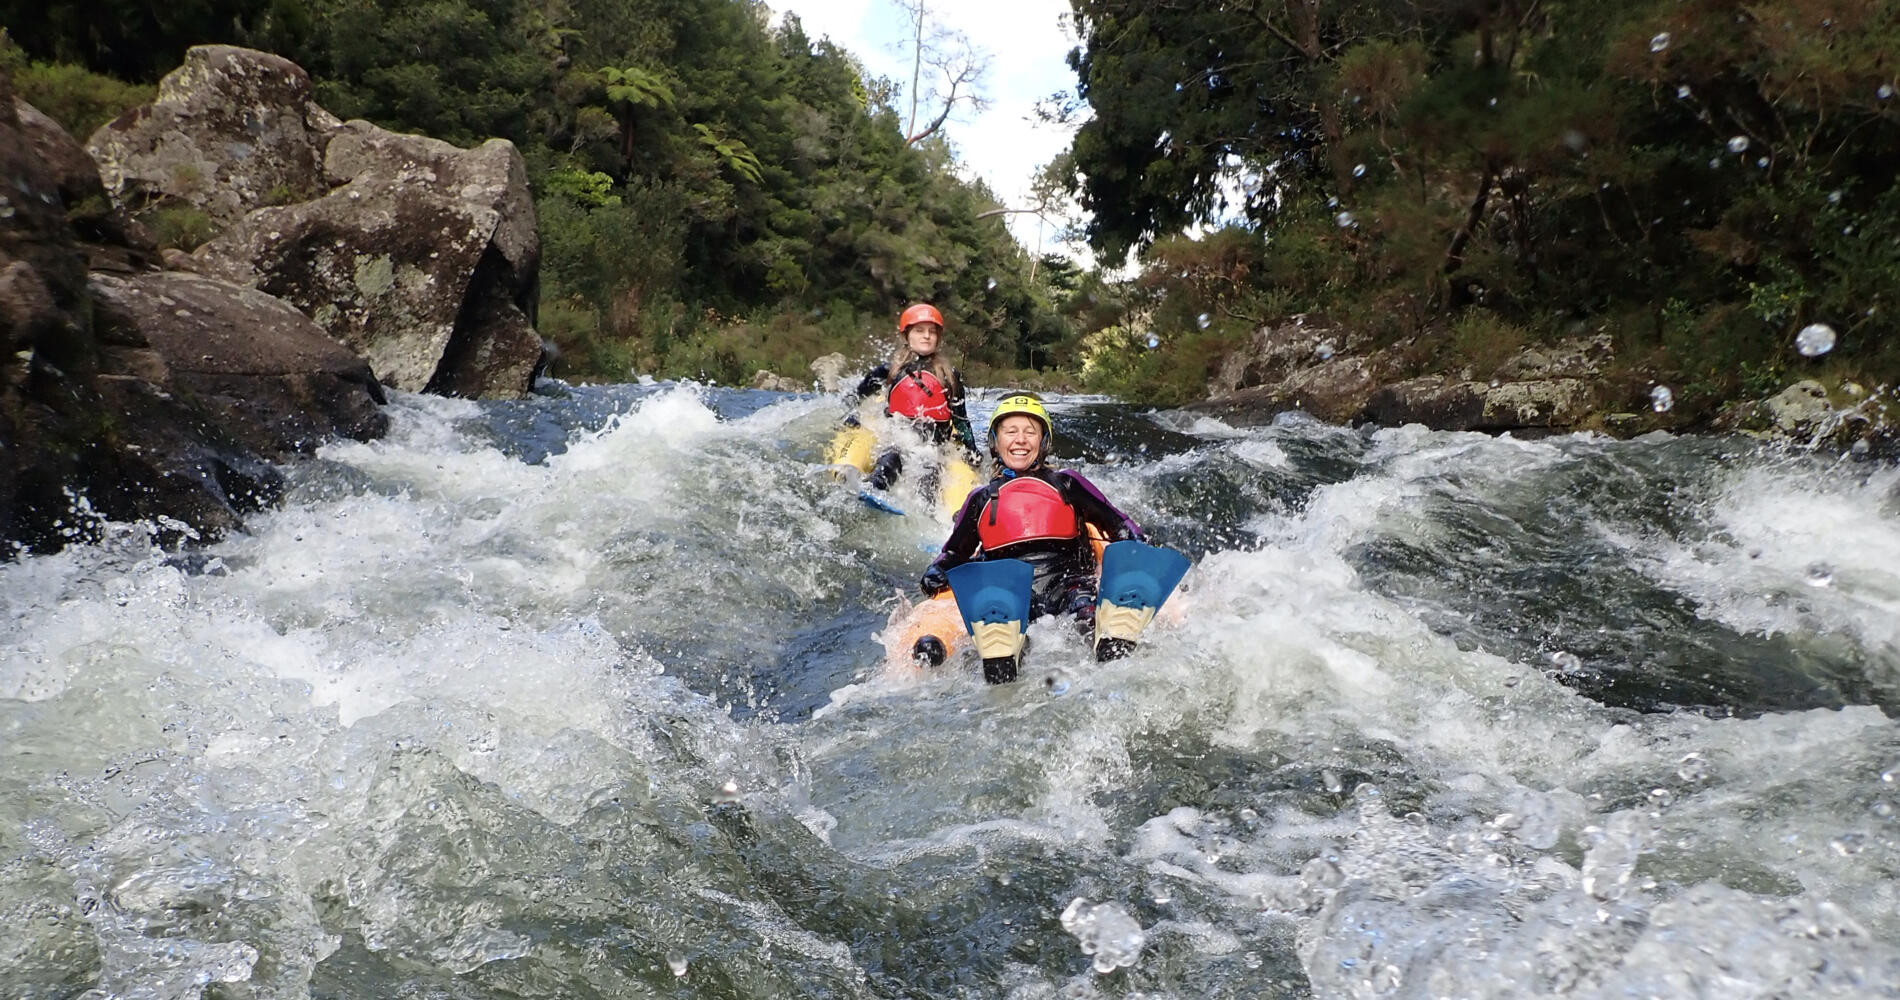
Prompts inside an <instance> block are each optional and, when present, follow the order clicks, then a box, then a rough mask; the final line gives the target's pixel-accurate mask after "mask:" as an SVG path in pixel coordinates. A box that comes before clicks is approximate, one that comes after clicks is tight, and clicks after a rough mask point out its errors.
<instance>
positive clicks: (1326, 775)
mask: <svg viewBox="0 0 1900 1000" xmlns="http://www.w3.org/2000/svg"><path fill="white" fill-rule="evenodd" d="M1319 781H1320V784H1322V785H1324V786H1326V791H1328V792H1329V793H1331V794H1333V795H1338V794H1339V793H1340V792H1343V791H1345V790H1346V785H1345V783H1344V782H1342V781H1340V780H1339V775H1337V774H1335V773H1333V772H1332V771H1330V770H1327V771H1321V772H1320V773H1319Z"/></svg>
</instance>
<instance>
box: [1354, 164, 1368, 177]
mask: <svg viewBox="0 0 1900 1000" xmlns="http://www.w3.org/2000/svg"><path fill="white" fill-rule="evenodd" d="M1352 175H1353V176H1354V177H1364V176H1365V175H1366V165H1365V164H1363V163H1360V164H1356V165H1354V166H1353V168H1352Z"/></svg>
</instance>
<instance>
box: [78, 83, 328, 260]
mask: <svg viewBox="0 0 1900 1000" xmlns="http://www.w3.org/2000/svg"><path fill="white" fill-rule="evenodd" d="M336 124H337V121H336V118H335V116H333V115H330V114H329V113H328V112H326V111H324V110H323V109H322V108H319V107H317V106H316V105H315V104H313V103H312V102H311V100H310V76H309V74H307V73H305V72H304V71H303V69H302V68H301V67H299V66H298V65H297V64H296V63H293V62H291V61H290V60H288V59H284V58H282V57H280V56H274V55H271V54H270V53H268V52H257V51H254V50H252V49H243V48H238V47H236V46H231V45H199V46H194V47H193V48H191V49H190V50H189V51H187V52H186V53H185V61H184V64H183V65H181V66H179V67H178V68H177V69H175V70H173V71H171V72H170V73H168V74H166V75H165V78H164V79H163V80H161V81H159V84H158V99H157V100H156V101H154V102H153V103H151V104H148V105H146V106H144V107H142V108H137V109H134V110H132V111H128V112H126V113H125V114H123V115H120V116H119V117H118V118H117V119H116V120H114V121H112V122H108V123H107V124H105V125H103V126H101V127H100V128H99V130H98V131H96V132H94V133H93V135H92V138H91V140H89V141H88V142H87V149H88V150H89V151H90V152H91V154H92V158H93V159H94V160H95V161H97V162H98V164H99V174H100V176H101V178H102V179H103V180H104V182H105V187H106V191H107V193H108V194H110V195H111V197H112V199H113V201H115V202H116V203H118V204H119V205H121V206H129V207H130V208H132V209H133V210H134V211H139V210H143V209H144V208H146V207H149V206H151V205H154V204H160V203H172V204H181V203H182V204H186V205H190V206H192V207H194V208H196V209H198V210H199V211H202V212H204V213H205V214H206V215H207V216H209V217H210V218H211V220H212V221H213V222H215V223H217V224H218V225H221V226H223V225H230V224H231V223H233V222H236V221H237V220H238V219H240V218H242V217H243V216H244V214H245V213H246V212H249V211H251V210H252V209H254V208H258V207H259V206H262V205H268V204H273V203H281V202H288V201H298V200H302V199H304V198H308V197H311V196H313V195H315V194H318V193H320V192H321V191H323V190H324V188H325V187H327V185H326V184H324V182H323V169H322V168H323V146H324V143H325V141H326V139H327V137H328V135H329V132H330V131H331V130H332V129H333V128H334V127H335V126H336Z"/></svg>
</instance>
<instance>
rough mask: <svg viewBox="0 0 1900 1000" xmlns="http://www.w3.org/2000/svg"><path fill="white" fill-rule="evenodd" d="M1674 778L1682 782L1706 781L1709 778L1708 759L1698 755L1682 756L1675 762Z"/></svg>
mask: <svg viewBox="0 0 1900 1000" xmlns="http://www.w3.org/2000/svg"><path fill="white" fill-rule="evenodd" d="M1676 777H1678V778H1681V779H1682V780H1684V781H1707V780H1708V778H1709V762H1708V759H1707V758H1705V757H1703V756H1702V755H1701V754H1700V753H1687V754H1683V756H1682V759H1681V760H1679V761H1676Z"/></svg>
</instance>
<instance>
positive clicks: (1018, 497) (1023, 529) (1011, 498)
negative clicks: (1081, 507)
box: [976, 476, 1082, 552]
mask: <svg viewBox="0 0 1900 1000" xmlns="http://www.w3.org/2000/svg"><path fill="white" fill-rule="evenodd" d="M1081 533H1082V521H1081V518H1079V517H1077V516H1076V513H1075V508H1074V507H1071V506H1069V504H1068V502H1067V501H1065V500H1063V499H1062V491H1061V490H1058V489H1056V488H1055V487H1054V486H1051V485H1049V484H1048V483H1045V482H1043V481H1042V480H1040V479H1037V478H1035V477H1033V476H1019V477H1017V478H1015V479H1011V480H1009V481H1007V482H1005V483H1004V484H1003V485H1002V486H1000V487H998V488H997V489H996V490H995V492H993V493H991V494H990V499H989V502H988V503H986V504H984V505H983V512H982V513H981V514H980V515H979V516H978V518H977V522H976V537H977V538H978V539H980V540H981V541H982V542H983V550H984V551H985V552H994V551H996V550H997V549H1000V548H1002V547H1003V546H1005V545H1014V544H1016V543H1017V542H1033V541H1038V540H1042V539H1050V538H1074V537H1076V536H1077V535H1080V534H1081Z"/></svg>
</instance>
